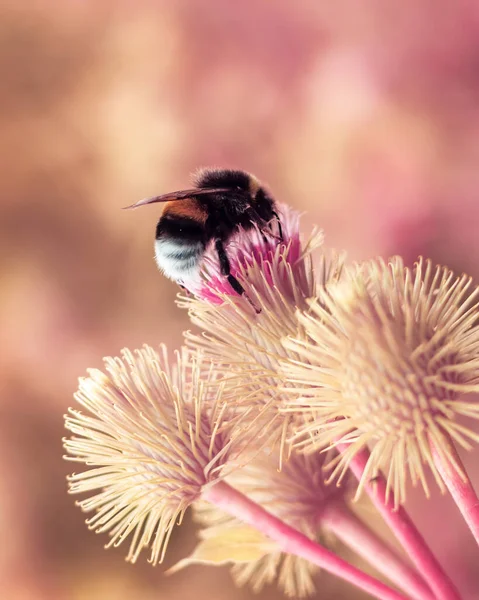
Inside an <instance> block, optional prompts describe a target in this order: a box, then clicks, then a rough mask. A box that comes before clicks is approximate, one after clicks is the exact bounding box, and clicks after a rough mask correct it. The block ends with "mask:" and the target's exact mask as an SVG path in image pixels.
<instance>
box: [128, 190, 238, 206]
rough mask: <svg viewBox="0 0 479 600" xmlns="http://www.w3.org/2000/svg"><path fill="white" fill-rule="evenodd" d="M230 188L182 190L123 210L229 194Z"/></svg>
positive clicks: (139, 202)
mask: <svg viewBox="0 0 479 600" xmlns="http://www.w3.org/2000/svg"><path fill="white" fill-rule="evenodd" d="M229 191H230V190H229V189H228V188H204V189H198V188H192V189H191V190H180V191H178V192H170V193H169V194H163V195H162V196H153V197H152V198H143V200H139V201H138V202H135V204H131V205H130V206H124V207H123V210H129V209H130V208H138V207H140V206H146V205H147V204H155V203H156V202H175V201H176V200H186V199H187V198H195V197H196V196H206V195H207V194H218V193H222V192H229Z"/></svg>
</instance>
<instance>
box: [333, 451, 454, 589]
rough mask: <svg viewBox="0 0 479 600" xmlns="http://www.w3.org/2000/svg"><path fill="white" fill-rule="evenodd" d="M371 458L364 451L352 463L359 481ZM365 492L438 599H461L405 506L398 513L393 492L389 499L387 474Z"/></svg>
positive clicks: (367, 484) (367, 486) (370, 485)
mask: <svg viewBox="0 0 479 600" xmlns="http://www.w3.org/2000/svg"><path fill="white" fill-rule="evenodd" d="M337 448H338V450H339V452H344V451H345V450H347V448H348V445H347V444H339V445H338V446H337ZM369 456H370V454H369V451H368V450H366V449H365V450H361V451H360V452H358V453H357V454H356V455H355V456H354V458H353V459H352V460H351V461H350V462H349V468H350V469H351V471H352V473H353V474H354V475H355V477H356V479H357V480H358V481H360V480H361V477H362V475H363V473H364V471H365V468H366V464H367V462H368V460H369ZM364 489H365V490H366V493H367V494H368V496H369V497H370V499H371V501H372V503H373V504H374V506H375V507H376V509H377V510H378V512H379V513H380V514H381V516H382V518H383V519H384V521H385V522H386V524H387V525H388V527H389V528H390V529H391V531H392V532H393V534H394V535H395V536H396V538H397V539H398V541H399V542H400V544H401V545H402V547H403V548H404V550H405V551H406V553H407V554H408V556H409V557H410V558H411V560H412V562H413V563H414V564H415V566H416V568H417V569H418V571H419V572H420V573H421V575H422V577H423V579H424V580H425V581H426V583H427V584H428V585H429V587H430V588H431V590H432V591H433V592H434V594H435V595H436V598H437V599H438V600H460V596H459V593H458V592H457V590H456V588H455V587H454V584H453V583H452V581H451V580H450V579H449V577H448V576H447V575H446V573H445V572H444V570H443V568H442V567H441V565H440V564H439V563H438V561H437V559H436V558H435V556H434V555H433V553H432V552H431V549H430V548H429V546H428V545H427V544H426V542H425V541H424V538H423V537H422V535H421V534H420V533H419V531H418V530H417V529H416V527H415V525H414V523H413V522H412V521H411V519H410V518H409V515H408V514H407V512H406V511H405V510H404V508H403V507H402V506H399V508H398V509H397V510H396V509H395V508H394V498H393V494H392V493H391V492H390V493H389V498H388V499H387V500H386V480H385V479H384V475H383V474H382V473H379V474H378V476H377V477H375V478H374V484H372V483H369V482H368V481H367V482H366V483H365V485H364Z"/></svg>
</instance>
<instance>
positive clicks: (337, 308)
mask: <svg viewBox="0 0 479 600" xmlns="http://www.w3.org/2000/svg"><path fill="white" fill-rule="evenodd" d="M280 219H281V225H282V234H283V235H282V238H281V239H279V238H277V237H276V236H275V235H270V236H268V235H265V232H261V231H259V230H255V229H253V230H252V231H249V232H245V231H240V232H239V233H238V234H237V235H236V236H235V237H234V238H233V240H231V243H230V244H229V245H228V248H227V250H228V254H229V257H230V262H231V269H232V274H233V275H234V277H236V278H237V279H238V281H239V282H240V283H241V285H242V287H243V288H244V290H245V293H244V295H242V296H240V295H238V294H237V293H235V292H234V291H233V290H232V289H231V287H230V286H229V284H228V282H227V281H226V280H225V278H224V277H223V276H222V275H221V271H220V269H219V266H218V264H217V258H216V257H215V254H214V252H213V251H208V252H207V253H206V256H205V260H204V264H203V269H202V272H201V275H200V278H199V279H198V280H197V281H196V282H195V283H194V284H192V289H191V290H189V291H190V292H192V296H189V297H184V296H182V297H180V299H179V305H180V306H181V307H182V308H186V309H187V310H188V311H189V315H190V318H191V322H192V323H193V324H194V325H195V326H196V327H197V328H199V330H200V332H199V333H197V332H187V333H186V334H185V342H186V345H185V347H184V348H183V349H182V350H181V351H180V352H179V353H177V355H176V357H175V359H174V360H173V361H171V360H170V359H169V358H168V354H167V352H166V349H165V348H164V347H162V348H161V349H160V351H159V352H157V351H155V350H153V349H151V348H148V347H145V348H143V349H141V350H138V351H136V352H133V353H132V352H130V351H127V350H125V351H123V354H122V357H121V358H117V359H106V361H105V363H106V372H100V371H91V372H90V373H89V377H87V378H85V379H83V380H81V381H80V387H79V391H78V393H77V394H76V400H77V402H78V403H79V404H80V405H81V406H82V407H83V409H85V410H86V413H85V414H84V413H83V412H81V411H79V410H71V411H70V413H69V415H68V416H67V417H66V427H67V428H68V429H69V430H70V431H71V433H72V437H71V438H69V439H66V440H65V448H66V450H67V453H68V456H67V458H68V459H69V460H72V461H76V462H80V463H83V464H85V465H86V466H87V467H88V469H87V470H86V471H83V472H81V473H78V474H73V475H71V476H70V478H69V485H70V491H71V492H72V493H84V494H88V495H89V497H87V498H86V499H84V500H81V501H80V502H79V504H80V506H81V507H82V509H83V510H85V511H94V513H95V514H94V515H93V516H92V517H91V518H90V519H89V520H88V524H89V526H90V527H91V528H92V529H95V530H96V531H98V532H108V533H109V534H110V536H111V541H110V544H109V545H112V544H113V545H117V544H120V543H121V542H122V541H123V540H124V539H126V538H127V537H130V539H131V541H130V550H129V553H128V556H127V558H128V559H129V560H131V561H135V560H136V559H137V557H138V555H139V554H140V552H141V550H142V549H144V548H149V549H150V551H151V555H150V560H151V562H153V563H156V562H158V561H161V560H162V559H163V557H164V554H165V550H166V546H167V543H168V540H169V538H170V535H171V534H172V531H173V526H174V524H175V523H177V522H180V521H181V519H182V517H183V515H184V513H185V510H186V509H187V508H188V507H190V506H193V507H194V513H195V518H196V520H197V521H198V522H199V523H200V524H201V525H202V527H203V529H202V531H201V533H200V538H201V541H200V544H199V545H198V547H197V549H196V550H195V552H194V553H193V555H192V556H191V557H189V558H187V559H184V560H183V561H181V562H180V563H179V564H178V565H177V567H175V568H180V567H182V566H185V565H186V564H190V563H192V562H209V563H212V564H220V563H224V562H228V563H233V567H232V573H233V577H234V579H235V581H236V582H237V583H238V584H243V583H246V582H249V583H250V584H251V585H252V587H253V589H255V590H256V591H258V590H260V589H261V588H262V587H263V586H264V585H265V584H267V583H270V582H271V581H273V580H274V579H278V582H279V585H280V587H281V589H282V590H283V591H284V592H285V593H286V594H288V595H290V596H292V597H301V596H306V595H309V594H311V593H312V592H313V591H314V582H313V575H314V573H315V572H316V571H317V570H318V567H319V568H321V567H323V568H325V569H327V570H329V571H330V572H332V573H335V574H336V575H340V576H341V577H343V578H345V579H347V580H348V581H350V582H352V583H354V584H355V585H357V586H358V587H360V588H361V589H363V590H365V591H367V592H369V593H371V594H373V595H375V596H376V597H378V598H398V597H399V596H398V595H397V593H396V592H394V591H393V590H391V589H390V588H388V587H387V586H385V585H384V584H382V583H380V582H378V581H376V580H375V579H374V578H371V577H370V576H368V575H366V574H364V573H362V572H361V571H359V570H358V569H356V568H355V567H354V566H352V565H350V564H349V563H346V562H345V561H342V560H341V559H340V558H338V557H336V555H335V554H334V553H332V552H331V551H330V550H327V549H326V548H325V547H324V544H323V542H324V534H325V532H328V531H329V532H334V534H335V535H337V536H339V537H340V538H341V539H342V540H343V541H346V543H349V544H350V545H351V547H352V548H353V549H354V550H355V551H356V552H358V553H359V554H362V555H363V556H364V555H365V554H366V553H367V551H368V550H367V549H370V556H369V557H367V558H368V559H371V560H372V561H373V562H374V560H375V559H374V557H376V558H377V556H381V560H380V561H379V562H376V566H377V568H378V569H379V570H380V571H382V572H383V573H384V574H385V575H386V576H387V577H388V578H389V579H390V580H391V581H393V582H394V583H395V584H396V585H398V586H400V587H402V588H403V590H404V591H406V593H409V595H410V596H411V597H414V598H417V597H420V598H431V597H432V596H431V593H430V590H433V591H434V593H438V594H439V596H438V597H444V598H454V597H456V596H454V594H455V590H454V587H453V585H452V584H451V583H450V581H449V580H448V578H447V576H446V575H445V574H444V572H443V571H442V569H441V567H440V565H439V564H438V563H437V561H436V560H435V558H434V557H433V556H432V555H431V554H430V551H429V549H428V548H427V546H426V545H425V544H424V542H423V540H422V538H421V537H420V536H419V535H418V534H417V532H416V531H415V529H414V526H413V525H412V523H411V522H410V520H409V519H408V518H407V516H404V513H402V512H401V510H403V509H402V508H401V507H400V503H401V502H403V501H404V499H405V498H406V493H407V483H408V476H409V477H410V479H411V480H412V483H413V484H416V483H417V482H421V483H422V485H423V487H424V489H425V490H426V493H427V492H428V486H427V472H426V468H427V467H429V469H430V470H431V471H432V473H433V474H434V477H435V479H436V481H437V483H438V484H439V486H440V487H441V489H444V488H445V487H447V488H448V489H450V490H457V489H460V493H458V494H456V496H457V498H458V499H459V500H458V502H459V504H460V508H461V510H462V511H463V513H464V514H465V516H466V521H467V522H468V523H469V524H470V527H471V530H473V531H474V527H476V526H477V533H478V538H479V514H478V509H477V506H479V503H478V502H477V497H476V496H475V495H474V492H473V490H472V488H471V486H470V485H469V482H468V479H467V475H466V473H465V470H464V468H463V466H462V463H461V462H460V459H459V458H458V455H457V453H455V451H454V445H453V443H454V442H456V443H457V444H459V445H460V446H462V447H463V448H466V449H469V448H470V447H471V442H472V441H479V436H478V435H477V434H476V433H475V432H474V430H473V428H471V427H469V426H468V425H467V424H464V423H461V422H459V420H458V417H462V418H473V419H478V418H479V404H478V403H477V402H476V401H475V399H474V397H472V396H469V397H467V396H465V394H467V393H469V392H475V391H479V309H478V303H477V301H476V300H477V298H478V291H477V289H475V288H473V286H472V282H471V280H470V278H468V277H466V276H462V277H454V275H453V274H452V272H451V271H450V270H449V269H447V268H444V267H434V266H433V265H432V264H431V263H430V262H429V261H424V260H422V259H420V260H419V261H418V262H417V264H416V265H414V267H413V268H408V267H406V266H405V265H404V264H403V263H402V261H401V260H400V259H399V258H394V259H392V260H390V261H389V262H385V261H383V260H373V261H367V262H365V263H362V264H360V265H350V266H346V264H345V259H344V257H343V255H342V254H338V253H335V252H332V251H327V250H325V249H324V248H323V247H322V234H321V232H318V231H314V232H313V233H312V234H311V236H310V237H309V238H308V239H307V241H306V242H304V241H303V240H302V238H301V236H300V233H299V216H298V215H297V214H296V213H295V212H293V211H292V210H291V209H289V208H288V207H286V206H282V207H281V208H280ZM358 459H360V460H359V462H358ZM361 461H363V462H362V463H361ZM360 463H361V464H362V466H360ZM348 467H350V468H351V471H352V472H353V473H354V475H355V476H356V478H357V479H358V480H359V484H358V485H357V487H356V497H357V496H358V495H359V493H360V492H361V490H362V489H366V490H367V491H368V493H369V494H370V497H371V499H372V500H373V502H374V503H375V505H376V507H377V508H379V510H380V512H381V514H382V515H383V516H385V518H386V520H387V521H388V523H389V524H390V526H391V527H392V529H393V533H395V535H396V536H397V537H398V539H399V540H400V541H401V543H403V545H404V547H405V549H406V551H407V552H408V553H410V556H412V557H413V560H414V562H415V563H416V566H417V569H418V570H417V571H414V570H412V569H411V568H410V567H409V566H406V565H404V564H403V563H402V562H401V559H399V558H398V557H397V556H396V555H395V554H394V552H393V551H392V550H390V549H389V548H385V547H384V543H383V542H382V541H378V540H377V539H376V538H374V534H373V533H371V532H369V531H368V530H367V528H365V526H364V525H363V524H358V522H357V519H356V518H355V517H354V518H353V517H351V516H350V515H349V514H348V513H347V510H346V511H345V510H344V508H345V506H346V504H345V492H346V491H349V489H351V487H352V485H351V479H350V478H349V471H348ZM326 470H327V471H328V474H325V471H326ZM383 473H384V475H383ZM345 478H347V481H348V485H345V483H346V480H345ZM374 480H378V481H379V483H378V489H380V490H384V494H383V492H379V493H376V494H374V493H373V492H372V491H371V490H373V488H374V486H372V485H370V483H371V482H372V481H374ZM340 484H342V486H341V487H339V486H340ZM461 486H462V487H461ZM454 494H455V491H453V495H454ZM456 496H455V497H456ZM347 497H348V498H349V494H348V496H347ZM461 499H466V500H467V502H465V503H464V505H461V502H462V500H461ZM208 503H209V504H208ZM391 507H394V509H398V508H401V510H400V511H399V512H395V511H394V510H393V509H392V508H391ZM474 507H476V508H474ZM355 519H356V520H355ZM358 536H359V537H358ZM361 540H362V541H361Z"/></svg>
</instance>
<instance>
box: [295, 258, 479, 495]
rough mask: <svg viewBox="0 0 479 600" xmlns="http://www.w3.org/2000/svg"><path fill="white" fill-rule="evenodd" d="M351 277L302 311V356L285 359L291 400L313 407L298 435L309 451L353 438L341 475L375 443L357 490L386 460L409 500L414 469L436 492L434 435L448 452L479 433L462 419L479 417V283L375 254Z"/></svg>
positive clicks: (391, 482) (394, 484)
mask: <svg viewBox="0 0 479 600" xmlns="http://www.w3.org/2000/svg"><path fill="white" fill-rule="evenodd" d="M349 275H350V277H349V278H347V279H346V280H343V281H342V282H341V283H340V284H337V285H333V286H330V287H329V288H328V289H327V290H326V291H325V292H324V293H320V294H319V296H318V299H316V300H315V301H314V302H313V303H312V304H311V307H310V312H309V313H303V314H302V315H301V316H300V317H299V319H300V322H301V325H302V327H303V334H302V335H301V336H298V337H297V339H294V340H293V339H290V340H286V341H285V347H286V348H287V349H288V350H291V351H292V352H295V353H296V354H297V355H298V356H299V357H300V359H299V360H291V361H287V362H286V363H285V365H284V368H285V373H286V375H287V378H288V381H289V382H290V384H291V385H292V387H291V389H290V390H289V391H290V394H291V400H290V404H291V406H290V408H291V409H292V410H297V409H298V410H307V411H308V413H309V419H308V420H307V421H306V420H305V423H306V424H305V425H304V427H303V428H302V430H301V431H299V432H298V439H301V440H302V443H303V444H304V443H305V442H304V440H305V439H306V446H307V447H309V449H310V450H313V449H314V447H315V444H319V445H320V446H324V444H336V443H338V444H339V443H342V444H345V443H346V444H348V445H349V449H348V450H347V451H346V452H344V453H343V455H342V457H341V458H340V459H339V460H337V461H336V462H335V463H334V464H335V470H334V472H333V476H334V475H336V474H340V473H344V471H345V469H346V468H347V465H348V462H349V460H350V459H351V458H352V457H353V456H354V455H355V454H356V453H357V452H359V451H360V450H361V449H363V448H364V447H366V446H369V447H370V448H371V455H370V459H369V462H368V466H367V468H366V470H365V472H364V475H363V478H362V481H361V484H360V486H359V489H358V494H359V492H360V491H361V488H362V486H363V485H364V483H365V482H366V481H367V480H368V479H369V478H371V477H374V475H375V473H376V471H377V469H379V468H383V469H384V470H385V473H386V475H387V480H388V491H389V489H390V488H394V490H395V491H396V500H397V501H400V502H402V501H404V499H405V494H406V492H405V489H406V476H407V473H408V472H409V475H410V477H411V479H412V481H413V483H414V484H416V483H417V481H418V480H419V481H421V483H422V485H423V487H424V489H425V491H426V493H428V487H427V483H426V476H425V470H424V465H429V466H430V468H431V470H432V472H433V474H434V476H435V478H436V480H437V482H438V483H439V485H440V486H441V488H442V487H443V484H442V480H441V478H440V476H439V473H438V471H437V468H436V466H435V464H434V460H433V457H432V454H431V442H432V443H433V444H434V445H435V446H436V447H437V448H438V451H439V452H443V453H444V452H446V449H447V448H448V447H449V444H448V443H447V441H448V440H449V439H451V438H452V439H453V440H455V441H456V442H457V443H459V444H460V445H461V446H463V447H464V448H469V447H470V443H469V442H470V440H475V441H478V440H479V436H478V435H477V434H476V433H474V431H473V430H472V429H470V428H468V427H466V426H464V425H463V424H461V423H458V422H457V418H458V417H459V416H461V415H462V416H465V417H472V418H475V419H477V418H479V404H478V403H477V402H476V401H475V400H474V399H466V398H464V397H462V396H463V394H466V393H468V392H474V391H479V326H478V325H479V321H478V318H479V311H478V304H477V298H478V290H477V288H476V289H475V288H473V287H472V285H471V280H470V278H469V277H466V276H465V275H464V276H462V277H458V278H456V277H454V275H453V273H452V272H451V271H450V270H448V269H447V268H444V267H433V266H432V265H431V263H430V262H429V261H423V260H422V259H420V260H419V261H418V263H417V264H416V265H415V266H414V268H412V269H409V268H406V267H404V265H403V263H402V261H401V260H400V259H398V258H395V259H392V260H391V262H390V263H389V264H385V263H384V262H382V261H381V260H378V261H371V262H368V263H365V264H363V265H362V266H359V267H356V268H355V269H353V270H351V271H350V273H349ZM298 386H300V387H298ZM301 387H302V389H300V388H301ZM298 395H300V396H301V397H300V398H298ZM305 406H306V409H305V408H304V407H305ZM299 407H301V408H299ZM445 458H448V459H449V460H451V461H452V463H453V465H455V468H456V470H457V472H458V473H459V474H460V475H462V470H461V467H460V466H459V465H457V464H456V463H455V461H454V457H452V456H447V457H445Z"/></svg>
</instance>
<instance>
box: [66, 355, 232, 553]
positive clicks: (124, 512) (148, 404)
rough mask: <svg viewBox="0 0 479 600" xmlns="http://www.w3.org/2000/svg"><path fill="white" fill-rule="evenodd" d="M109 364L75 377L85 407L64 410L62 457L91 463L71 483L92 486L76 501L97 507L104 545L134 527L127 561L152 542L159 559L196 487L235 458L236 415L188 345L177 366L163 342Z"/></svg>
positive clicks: (93, 522)
mask: <svg viewBox="0 0 479 600" xmlns="http://www.w3.org/2000/svg"><path fill="white" fill-rule="evenodd" d="M105 364H106V373H103V372H101V371H97V370H91V371H90V372H89V377H88V378H86V379H82V380H80V387H79V391H78V392H77V394H76V396H75V397H76V400H77V401H78V402H79V403H80V404H81V405H82V407H83V408H85V409H86V410H87V411H88V413H89V414H83V413H82V412H80V411H78V410H70V414H69V415H67V416H66V427H67V429H69V430H70V431H71V432H72V434H73V435H72V437H71V438H70V439H66V440H65V448H66V450H67V452H68V453H69V455H70V456H68V457H66V458H68V459H69V460H72V461H76V462H80V463H84V464H86V465H88V466H90V467H92V468H90V469H89V470H87V471H84V472H82V473H79V474H73V475H71V476H70V477H69V485H70V492H71V493H84V492H89V493H90V497H89V498H88V499H86V500H82V501H80V502H79V505H80V506H81V507H82V509H83V510H84V511H92V510H94V511H96V514H95V515H94V516H93V517H91V518H90V519H89V520H88V521H87V523H88V524H89V527H90V528H91V529H95V530H96V531H97V532H104V531H108V532H109V534H110V536H111V541H110V543H109V544H108V546H111V545H115V546H116V545H118V544H120V543H121V542H122V541H123V540H124V539H125V538H126V537H128V536H130V535H131V536H132V538H131V543H130V550H129V553H128V556H127V560H130V561H131V562H134V561H136V559H137V558H138V555H139V554H140V551H141V550H142V549H143V548H145V547H151V557H150V561H151V562H152V563H156V562H158V561H161V560H162V559H163V557H164V554H165V550H166V546H167V543H168V540H169V537H170V535H171V532H172V529H173V526H174V524H175V522H177V521H181V519H182V517H183V514H184V512H185V510H186V509H187V508H188V506H190V504H191V503H192V502H193V501H194V500H195V499H196V498H198V497H199V495H200V493H201V489H202V487H203V486H204V485H206V484H208V483H211V482H214V481H217V480H218V479H219V478H221V477H222V476H223V475H224V467H225V465H226V464H227V463H228V464H231V465H232V464H233V459H234V458H235V455H236V451H235V450H236V448H237V446H236V443H235V441H234V440H233V439H232V438H231V437H230V436H229V434H228V433H227V431H231V429H230V428H229V427H228V428H227V429H226V428H225V425H227V424H228V425H229V426H232V425H234V424H235V423H236V424H237V420H236V419H235V415H234V409H233V408H232V407H228V406H226V405H225V403H224V402H222V398H221V394H222V384H221V382H219V381H218V380H217V376H216V375H215V373H214V372H213V369H212V368H211V367H210V369H209V370H208V369H207V368H206V366H205V365H204V363H203V362H202V359H201V357H200V356H195V355H193V354H192V353H190V352H188V351H186V350H183V351H182V352H181V353H178V356H177V363H176V364H175V366H174V368H170V366H169V364H168V356H167V352H166V349H165V348H164V347H162V348H161V352H160V353H159V354H158V353H157V352H155V351H154V350H153V349H152V348H149V347H146V346H145V347H144V348H143V349H141V350H137V351H135V352H134V353H132V352H130V351H129V350H124V351H123V352H122V358H115V359H112V358H107V359H105ZM200 373H201V377H200ZM92 492H95V493H94V495H93V496H91V493H92Z"/></svg>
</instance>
